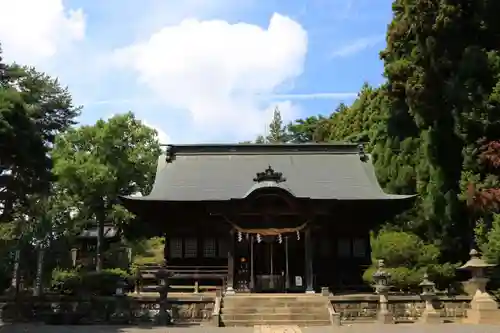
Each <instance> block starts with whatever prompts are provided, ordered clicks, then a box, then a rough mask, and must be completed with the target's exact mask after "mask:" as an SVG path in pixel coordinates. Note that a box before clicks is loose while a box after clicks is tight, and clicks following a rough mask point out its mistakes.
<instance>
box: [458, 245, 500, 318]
mask: <svg viewBox="0 0 500 333" xmlns="http://www.w3.org/2000/svg"><path fill="white" fill-rule="evenodd" d="M469 255H470V259H469V261H467V262H466V263H465V264H464V265H463V266H462V267H460V268H459V269H462V270H467V271H470V273H471V278H470V279H469V281H468V282H469V284H470V285H471V287H472V288H473V290H474V293H473V297H472V300H471V303H470V309H468V310H467V318H465V320H464V321H465V322H467V323H470V324H482V323H489V324H491V323H493V322H495V323H499V324H500V311H499V310H498V304H497V302H496V301H495V300H494V299H493V297H491V295H490V294H489V293H488V292H487V291H486V284H487V283H488V281H489V278H487V277H486V269H488V268H491V267H494V266H495V265H492V264H488V263H487V262H486V261H484V260H483V259H482V258H480V256H479V253H478V251H477V250H475V249H472V250H471V251H470V253H469Z"/></svg>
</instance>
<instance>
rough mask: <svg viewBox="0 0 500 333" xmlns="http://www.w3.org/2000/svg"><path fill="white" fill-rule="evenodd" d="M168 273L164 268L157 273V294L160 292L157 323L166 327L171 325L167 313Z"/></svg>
mask: <svg viewBox="0 0 500 333" xmlns="http://www.w3.org/2000/svg"><path fill="white" fill-rule="evenodd" d="M168 277H169V273H168V271H167V270H166V269H165V268H161V269H160V270H159V271H158V273H157V278H158V280H159V292H160V299H159V303H160V313H159V318H158V319H159V323H160V325H168V324H170V323H171V320H172V318H171V316H170V314H169V312H168V298H167V297H168V290H169V280H168Z"/></svg>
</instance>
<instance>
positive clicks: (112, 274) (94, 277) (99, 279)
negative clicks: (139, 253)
mask: <svg viewBox="0 0 500 333" xmlns="http://www.w3.org/2000/svg"><path fill="white" fill-rule="evenodd" d="M120 280H125V281H126V282H127V283H128V284H129V285H131V284H132V278H131V276H130V274H129V273H128V272H126V271H124V270H122V269H119V268H113V269H105V270H103V271H102V272H95V271H92V272H78V271H76V270H54V272H53V273H52V287H53V288H54V289H56V290H59V291H60V292H62V293H68V294H72V295H74V294H85V295H101V296H105V295H113V294H114V293H115V292H116V287H117V285H118V281H120Z"/></svg>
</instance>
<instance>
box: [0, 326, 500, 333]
mask: <svg viewBox="0 0 500 333" xmlns="http://www.w3.org/2000/svg"><path fill="white" fill-rule="evenodd" d="M0 332H1V333H146V332H147V333H257V332H272V333H288V332H302V333H332V332H339V333H358V332H359V333H364V332H370V333H499V332H500V326H487V325H458V324H442V325H419V324H408V325H406V324H399V325H376V324H354V325H350V326H347V325H346V326H341V327H306V328H301V329H300V330H297V327H292V326H290V327H268V328H265V329H264V328H262V327H255V328H253V327H228V328H215V327H200V326H194V327H142V328H141V327H137V326H135V327H128V328H121V327H115V326H48V325H29V324H25V325H23V324H18V325H6V326H3V327H1V328H0Z"/></svg>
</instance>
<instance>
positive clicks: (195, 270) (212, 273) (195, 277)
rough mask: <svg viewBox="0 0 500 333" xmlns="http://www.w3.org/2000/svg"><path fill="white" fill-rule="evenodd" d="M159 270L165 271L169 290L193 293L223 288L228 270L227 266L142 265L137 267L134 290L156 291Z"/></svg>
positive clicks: (157, 288) (139, 291)
mask: <svg viewBox="0 0 500 333" xmlns="http://www.w3.org/2000/svg"><path fill="white" fill-rule="evenodd" d="M160 270H165V271H166V272H167V275H168V286H169V290H170V292H171V291H175V290H179V291H184V290H187V291H191V292H195V293H198V292H200V291H206V290H215V289H216V288H217V287H222V288H225V284H226V280H227V276H228V272H229V270H228V267H227V266H167V267H162V266H143V267H140V268H139V269H138V274H137V280H136V292H137V293H141V292H145V291H151V292H157V291H158V290H159V282H160V281H159V277H158V272H159V271H160ZM209 282H210V283H209ZM214 282H215V283H214ZM204 283H206V284H204Z"/></svg>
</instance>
